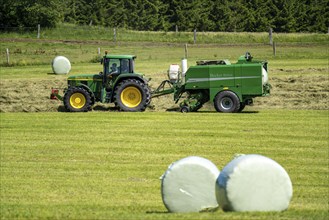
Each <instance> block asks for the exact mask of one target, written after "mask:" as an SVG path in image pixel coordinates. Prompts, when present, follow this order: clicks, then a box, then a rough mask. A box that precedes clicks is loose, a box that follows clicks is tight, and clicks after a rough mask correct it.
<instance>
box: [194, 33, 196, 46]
mask: <svg viewBox="0 0 329 220" xmlns="http://www.w3.org/2000/svg"><path fill="white" fill-rule="evenodd" d="M195 43H196V29H194V44H195Z"/></svg>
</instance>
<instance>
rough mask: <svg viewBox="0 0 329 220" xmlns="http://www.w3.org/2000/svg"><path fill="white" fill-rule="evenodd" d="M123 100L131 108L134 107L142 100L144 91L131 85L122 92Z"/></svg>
mask: <svg viewBox="0 0 329 220" xmlns="http://www.w3.org/2000/svg"><path fill="white" fill-rule="evenodd" d="M120 98H121V102H122V104H124V105H125V106H127V107H129V108H134V107H136V106H138V105H139V104H140V103H141V102H142V93H141V92H140V91H139V89H137V88H136V87H133V86H129V87H127V88H125V89H124V90H123V91H122V92H121V97H120Z"/></svg>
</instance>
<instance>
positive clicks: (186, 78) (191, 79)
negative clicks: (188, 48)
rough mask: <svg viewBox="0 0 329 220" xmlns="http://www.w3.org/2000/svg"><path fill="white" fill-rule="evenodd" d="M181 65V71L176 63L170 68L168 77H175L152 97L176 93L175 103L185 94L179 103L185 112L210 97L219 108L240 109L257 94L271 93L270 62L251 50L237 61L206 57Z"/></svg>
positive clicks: (195, 108)
mask: <svg viewBox="0 0 329 220" xmlns="http://www.w3.org/2000/svg"><path fill="white" fill-rule="evenodd" d="M183 61H184V60H183ZM182 66H183V71H182V72H179V71H177V67H176V68H170V69H169V78H170V76H172V77H171V78H170V79H169V80H165V81H163V82H162V83H161V84H160V86H159V87H158V88H157V89H156V90H155V91H153V92H152V97H156V96H161V95H163V94H169V93H174V100H175V102H176V103H177V102H178V101H179V100H180V99H181V98H182V97H183V96H186V98H185V99H184V100H183V101H182V102H181V103H180V107H181V111H182V112H189V111H197V110H198V109H200V108H201V107H202V105H203V104H204V103H206V102H208V101H210V100H211V101H212V102H213V103H214V107H215V109H216V110H217V111H218V112H240V111H242V110H243V109H244V107H245V106H246V105H250V104H252V103H253V98H254V97H257V96H267V95H269V94H270V89H271V85H270V84H269V83H268V73H267V62H266V61H260V60H253V59H252V56H251V55H250V53H248V52H247V53H246V54H245V55H244V56H241V57H240V58H239V59H238V62H237V63H235V64H231V63H230V61H228V60H203V61H197V65H196V66H191V67H190V68H188V69H187V70H184V66H186V64H185V65H184V62H182ZM172 69H174V70H172Z"/></svg>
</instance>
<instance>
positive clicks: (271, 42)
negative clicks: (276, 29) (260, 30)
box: [268, 28, 273, 45]
mask: <svg viewBox="0 0 329 220" xmlns="http://www.w3.org/2000/svg"><path fill="white" fill-rule="evenodd" d="M268 35H269V38H270V45H272V44H273V29H272V28H270V30H269V32H268Z"/></svg>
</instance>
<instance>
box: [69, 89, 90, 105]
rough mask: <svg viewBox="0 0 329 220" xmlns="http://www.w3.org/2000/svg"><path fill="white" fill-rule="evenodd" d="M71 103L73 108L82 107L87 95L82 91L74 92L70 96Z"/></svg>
mask: <svg viewBox="0 0 329 220" xmlns="http://www.w3.org/2000/svg"><path fill="white" fill-rule="evenodd" d="M70 104H71V106H72V107H73V108H82V107H83V106H85V104H86V97H85V96H84V95H83V94H82V93H79V92H77V93H74V94H72V95H71V97H70Z"/></svg>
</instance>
